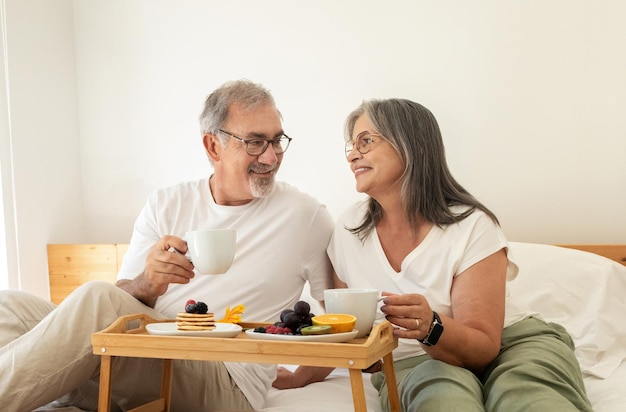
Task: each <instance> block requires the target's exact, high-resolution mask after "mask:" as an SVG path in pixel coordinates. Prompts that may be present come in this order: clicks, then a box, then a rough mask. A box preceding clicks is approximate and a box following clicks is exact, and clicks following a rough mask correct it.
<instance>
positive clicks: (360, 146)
mask: <svg viewBox="0 0 626 412" xmlns="http://www.w3.org/2000/svg"><path fill="white" fill-rule="evenodd" d="M372 136H377V137H380V138H383V136H382V135H380V134H378V133H370V132H362V133H360V134H359V135H358V136H357V137H356V139H354V141H352V140H348V141H347V142H346V147H345V151H346V157H349V156H350V153H352V151H353V150H354V148H355V147H356V150H357V151H358V152H359V153H361V154H365V153H367V152H369V151H370V149H371V148H372V142H373V141H374V139H372Z"/></svg>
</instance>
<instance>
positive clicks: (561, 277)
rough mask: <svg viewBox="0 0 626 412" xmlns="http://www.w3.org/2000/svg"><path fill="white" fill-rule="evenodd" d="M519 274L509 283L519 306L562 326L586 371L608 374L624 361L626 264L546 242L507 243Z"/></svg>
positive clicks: (625, 356)
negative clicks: (570, 336) (570, 338)
mask: <svg viewBox="0 0 626 412" xmlns="http://www.w3.org/2000/svg"><path fill="white" fill-rule="evenodd" d="M509 248H510V253H511V255H510V257H511V259H512V260H513V261H514V262H516V263H517V264H518V266H519V275H518V276H517V278H516V279H515V280H513V281H511V282H510V284H509V288H510V289H509V290H510V293H511V295H512V297H513V299H514V301H515V303H516V304H517V305H518V306H521V305H523V304H525V305H527V309H529V310H531V311H535V312H538V313H539V314H540V315H541V317H542V318H543V319H544V320H546V321H548V322H556V323H559V324H561V325H562V326H564V327H565V328H566V329H567V330H568V332H569V333H570V334H571V335H572V338H573V339H574V342H575V345H576V357H577V358H578V360H579V362H580V366H581V369H582V371H583V373H585V374H591V375H594V376H597V377H600V378H606V377H608V376H610V375H611V374H612V373H613V371H614V370H615V368H617V367H618V366H619V364H620V363H621V362H622V361H623V360H624V359H626V322H625V321H624V313H626V299H625V296H626V266H623V265H620V264H619V263H617V262H614V261H612V260H610V259H607V258H604V257H601V256H599V255H596V254H593V253H588V252H582V251H579V250H574V249H567V248H562V247H557V246H551V245H543V244H533V243H519V242H510V243H509Z"/></svg>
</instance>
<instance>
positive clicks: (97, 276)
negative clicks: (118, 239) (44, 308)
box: [48, 244, 128, 305]
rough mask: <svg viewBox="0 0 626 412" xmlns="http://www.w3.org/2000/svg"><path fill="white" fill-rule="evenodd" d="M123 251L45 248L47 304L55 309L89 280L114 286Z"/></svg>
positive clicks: (125, 247) (122, 247)
mask: <svg viewBox="0 0 626 412" xmlns="http://www.w3.org/2000/svg"><path fill="white" fill-rule="evenodd" d="M127 250H128V245H127V244H103V245H71V244H67V245H66V244H49V245H48V276H49V277H48V279H49V281H50V300H51V301H52V302H53V303H55V304H57V305H58V304H59V303H61V301H62V300H63V299H65V297H66V296H67V295H69V294H70V293H71V292H72V291H73V290H74V289H76V288H77V287H79V286H80V285H82V284H83V283H86V282H88V281H90V280H105V281H107V282H111V283H115V279H116V278H117V272H118V270H119V268H120V266H121V264H122V258H123V257H124V253H126V251H127Z"/></svg>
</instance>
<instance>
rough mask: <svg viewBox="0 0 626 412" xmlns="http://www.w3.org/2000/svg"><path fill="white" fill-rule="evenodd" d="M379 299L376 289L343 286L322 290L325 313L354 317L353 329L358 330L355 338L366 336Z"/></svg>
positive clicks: (372, 323)
mask: <svg viewBox="0 0 626 412" xmlns="http://www.w3.org/2000/svg"><path fill="white" fill-rule="evenodd" d="M379 299H380V292H379V291H378V290H376V289H365V288H343V289H326V290H325V291H324V305H325V306H326V313H346V314H348V315H353V316H355V317H356V325H355V326H354V329H356V330H358V331H359V332H358V334H357V335H356V337H357V338H363V337H365V336H367V334H368V333H370V331H371V330H372V326H374V321H375V320H376V308H377V306H378V301H379Z"/></svg>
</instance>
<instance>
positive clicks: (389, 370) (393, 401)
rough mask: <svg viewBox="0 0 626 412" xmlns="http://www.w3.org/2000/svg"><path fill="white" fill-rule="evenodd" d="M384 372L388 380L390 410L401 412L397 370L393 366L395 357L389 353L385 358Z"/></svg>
mask: <svg viewBox="0 0 626 412" xmlns="http://www.w3.org/2000/svg"><path fill="white" fill-rule="evenodd" d="M383 370H384V371H385V379H386V380H387V394H388V396H389V410H390V411H391V412H400V397H399V395H398V382H397V381H396V369H395V368H394V366H393V355H392V354H391V353H388V354H387V355H385V356H384V357H383Z"/></svg>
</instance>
